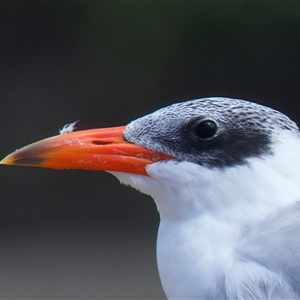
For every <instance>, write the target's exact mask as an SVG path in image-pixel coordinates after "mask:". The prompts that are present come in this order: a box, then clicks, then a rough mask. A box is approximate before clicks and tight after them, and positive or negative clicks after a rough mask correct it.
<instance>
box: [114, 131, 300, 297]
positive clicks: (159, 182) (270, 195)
mask: <svg viewBox="0 0 300 300" xmlns="http://www.w3.org/2000/svg"><path fill="white" fill-rule="evenodd" d="M280 140H281V142H280V143H277V144H276V145H275V147H274V149H275V150H274V155H272V156H268V157H265V158H264V159H262V158H251V159H250V160H249V164H248V165H242V166H235V167H230V168H225V169H223V170H220V169H215V170H213V169H208V168H205V167H203V166H199V165H197V164H194V163H190V162H180V163H175V162H173V161H169V162H164V163H155V164H152V165H149V166H148V167H147V172H148V174H149V176H150V177H146V176H137V175H129V174H125V173H116V172H114V173H113V174H114V175H115V176H116V177H118V178H119V180H120V181H121V182H123V183H125V184H129V185H131V186H133V187H135V188H137V189H139V190H140V191H142V192H144V193H146V194H150V195H151V196H152V197H153V198H154V200H155V203H156V205H157V208H158V211H159V213H160V217H161V223H160V229H159V234H158V243H157V258H158V267H159V272H160V276H161V281H162V284H163V287H164V290H165V292H166V294H167V296H168V298H173V299H174V298H198V299H199V298H201V297H203V298H205V297H207V295H208V293H210V292H211V290H212V289H213V288H214V287H213V286H212V283H213V284H215V283H216V276H217V274H223V273H224V271H226V269H228V268H230V267H231V266H232V264H234V261H235V259H236V258H235V257H234V253H233V249H234V245H235V243H236V242H237V241H238V240H239V239H240V237H241V235H242V234H243V233H244V232H245V231H247V230H249V229H251V228H253V227H255V226H256V224H258V223H259V222H261V221H262V220H263V219H265V218H266V217H268V216H270V215H272V214H275V213H276V210H277V209H278V208H279V207H284V206H287V205H289V204H291V203H294V202H296V201H298V200H299V199H300V167H299V166H300V156H299V153H300V141H299V139H298V138H297V137H295V136H293V135H287V137H286V139H285V138H282V137H281V139H280ZM187 287H188V288H187Z"/></svg>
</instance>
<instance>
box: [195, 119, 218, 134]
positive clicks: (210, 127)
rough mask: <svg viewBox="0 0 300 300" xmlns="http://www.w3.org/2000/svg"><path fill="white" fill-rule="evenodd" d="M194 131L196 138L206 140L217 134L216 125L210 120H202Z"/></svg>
mask: <svg viewBox="0 0 300 300" xmlns="http://www.w3.org/2000/svg"><path fill="white" fill-rule="evenodd" d="M194 130H195V133H196V135H197V136H198V137H200V138H202V139H208V138H211V137H213V136H214V134H215V133H216V132H217V124H216V123H215V122H214V121H211V120H204V121H201V122H200V123H199V124H197V125H196V126H195V129H194Z"/></svg>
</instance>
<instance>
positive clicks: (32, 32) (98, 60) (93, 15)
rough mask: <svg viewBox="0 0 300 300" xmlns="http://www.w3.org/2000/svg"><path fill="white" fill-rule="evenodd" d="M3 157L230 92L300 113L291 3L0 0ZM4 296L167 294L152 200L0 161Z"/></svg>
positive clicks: (297, 13)
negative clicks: (63, 133)
mask: <svg viewBox="0 0 300 300" xmlns="http://www.w3.org/2000/svg"><path fill="white" fill-rule="evenodd" d="M0 43H1V45H0V68H1V69H0V141H1V147H0V156H1V158H2V157H4V156H5V155H7V154H8V153H10V152H12V151H14V150H15V149H16V148H20V147H21V146H24V145H26V144H28V143H31V142H34V141H36V140H39V139H42V138H44V137H47V136H51V135H55V134H58V129H59V128H62V127H63V125H64V124H66V123H69V122H73V121H76V120H80V122H79V123H78V124H77V129H87V128H93V127H101V126H114V125H123V124H126V123H128V122H129V121H130V120H132V119H135V118H137V117H139V116H142V115H144V114H146V113H150V112H152V111H153V110H156V109H157V108H160V107H163V106H166V105H168V104H171V103H173V102H180V101H183V100H188V99H192V98H200V97H204V96H228V97H235V98H243V99H247V100H252V101H255V102H259V103H262V104H265V105H268V106H272V107H274V108H276V109H279V110H281V111H283V112H284V113H286V114H288V115H289V116H290V117H291V118H292V119H294V120H295V121H298V123H300V111H299V106H300V103H299V92H300V89H299V86H300V84H299V83H300V55H299V53H300V3H299V2H297V1H296V2H294V1H282V2H280V1H277V2H272V1H253V2H251V1H245V2H244V1H229V2H228V1H227V2H225V1H224V2H223V1H211V2H209V1H186V2H179V1H178V2H177V1H174V2H172V1H161V2H157V1H151V2H150V1H145V2H144V1H128V2H126V1H111V2H109V1H103V2H97V1H95V2H80V1H79V2H78V1H76V2H75V1H74V2H72V1H68V2H63V1H60V2H56V1H54V2H43V3H38V2H7V3H4V2H1V4H0ZM0 205H1V207H0V298H1V299H17V298H19V299H21V298H31V299H46V298H53V299H61V298H65V299H66V298H68V299H72V298H73V299H75V298H76V299H80V298H81V299H83V298H94V299H104V298H106V299H107V298H110V299H115V298H122V299H125V298H127V299H132V298H136V299H150V298H151V299H164V298H165V296H164V293H163V290H162V288H161V285H160V281H159V277H158V272H157V267H156V259H155V242H156V234H157V228H158V223H159V216H158V213H157V211H156V207H155V204H154V203H153V201H152V199H151V198H150V197H147V196H144V195H142V194H140V193H138V192H137V191H135V190H133V189H131V188H128V187H125V186H122V185H120V184H119V183H118V181H117V180H116V179H115V178H114V177H113V176H111V175H109V174H107V173H104V172H96V171H55V170H46V169H35V168H21V167H7V166H1V167H0Z"/></svg>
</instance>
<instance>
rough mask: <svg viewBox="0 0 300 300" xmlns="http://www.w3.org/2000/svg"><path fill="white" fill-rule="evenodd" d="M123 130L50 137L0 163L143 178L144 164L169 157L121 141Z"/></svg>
mask: <svg viewBox="0 0 300 300" xmlns="http://www.w3.org/2000/svg"><path fill="white" fill-rule="evenodd" d="M124 129H125V126H120V127H111V128H99V129H89V130H82V131H75V132H71V133H65V134H61V135H57V136H53V137H50V138H46V139H43V140H41V141H38V142H36V143H33V144H30V145H28V146H25V147H23V148H21V149H19V150H16V151H15V152H13V153H11V154H9V155H8V156H6V157H5V158H4V159H3V160H2V161H1V162H0V163H1V164H5V165H18V166H33V167H43V168H52V169H86V170H87V169H88V170H104V171H119V172H126V173H133V174H140V175H147V173H146V170H145V167H146V166H147V165H149V164H152V163H154V162H157V161H161V160H166V159H171V158H172V157H171V156H169V155H166V154H163V153H158V152H155V151H151V150H148V149H146V148H143V147H141V146H138V145H136V144H134V143H130V142H127V141H125V140H124V138H123V132H124Z"/></svg>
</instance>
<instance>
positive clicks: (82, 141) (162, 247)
mask: <svg viewBox="0 0 300 300" xmlns="http://www.w3.org/2000/svg"><path fill="white" fill-rule="evenodd" d="M1 164H8V165H21V166H35V167H46V168H55V169H94V170H104V171H107V172H110V173H112V174H113V175H114V176H116V177H117V178H118V179H119V180H120V181H121V182H122V183H124V184H126V185H129V186H132V187H134V188H136V189H138V190H139V191H141V192H142V193H145V194H148V195H150V196H152V198H153V199H154V201H155V203H156V206H157V209H158V212H159V215H160V224H159V229H158V237H157V250H156V251H157V265H158V271H159V275H160V279H161V282H162V286H163V289H164V291H165V294H166V296H167V298H168V299H300V133H299V129H298V127H297V125H296V123H295V122H293V121H292V120H291V119H290V118H289V117H287V116H286V115H285V114H283V113H281V112H279V111H277V110H275V109H272V108H270V107H266V106H264V105H261V104H257V103H254V102H250V101H246V100H241V99H232V98H225V97H206V98H200V99H193V100H189V101H184V102H179V103H175V104H172V105H170V106H167V107H163V108H161V109H159V110H157V111H155V112H153V113H150V114H148V115H145V116H143V117H140V118H138V119H136V120H134V121H132V122H130V123H129V124H128V125H126V126H117V127H110V128H99V129H97V128H96V129H88V130H81V131H74V132H67V133H64V134H61V135H57V136H54V137H50V138H46V139H44V140H41V141H38V142H36V143H33V144H30V145H28V146H25V147H23V148H21V149H19V150H16V151H15V152H13V153H12V154H10V155H8V156H7V157H5V158H4V159H3V160H2V161H1Z"/></svg>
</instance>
